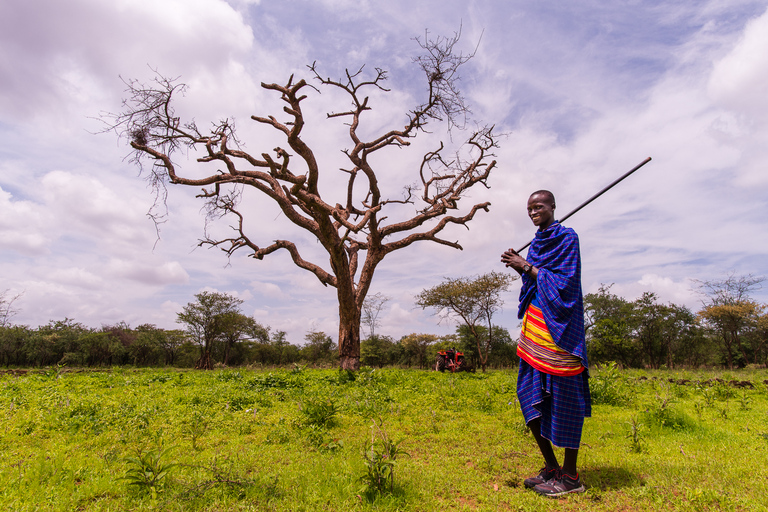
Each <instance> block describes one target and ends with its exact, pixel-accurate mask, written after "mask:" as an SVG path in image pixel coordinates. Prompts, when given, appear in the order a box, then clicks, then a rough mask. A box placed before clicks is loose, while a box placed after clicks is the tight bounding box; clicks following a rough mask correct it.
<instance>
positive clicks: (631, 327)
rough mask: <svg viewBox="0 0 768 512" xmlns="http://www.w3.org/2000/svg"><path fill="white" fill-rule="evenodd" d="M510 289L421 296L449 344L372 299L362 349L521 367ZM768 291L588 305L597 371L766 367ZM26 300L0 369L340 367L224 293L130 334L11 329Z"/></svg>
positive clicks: (724, 289) (121, 330)
mask: <svg viewBox="0 0 768 512" xmlns="http://www.w3.org/2000/svg"><path fill="white" fill-rule="evenodd" d="M510 281H511V278H505V277H504V276H503V275H501V274H498V273H493V272H492V273H490V274H486V275H483V276H478V277H475V278H452V279H446V280H445V281H444V282H443V283H441V284H440V285H437V286H435V287H433V288H429V289H426V290H423V291H422V292H421V293H420V294H418V295H417V296H416V298H415V302H416V305H417V306H421V307H422V308H427V307H430V308H435V309H436V310H437V311H438V312H439V314H440V315H442V316H441V318H443V319H451V320H452V321H454V322H455V324H456V325H457V328H456V331H455V332H454V333H452V334H449V335H444V336H437V335H434V334H427V333H411V334H408V335H406V336H402V337H401V338H400V339H398V340H396V339H394V338H392V337H391V336H387V335H382V334H381V333H379V332H377V327H379V323H380V322H379V319H378V318H379V314H380V313H381V311H382V310H383V309H384V306H385V304H386V302H387V301H388V300H389V299H388V298H387V297H385V296H382V295H381V294H375V295H371V296H370V297H368V298H367V300H366V301H365V303H364V305H363V307H362V323H363V327H366V328H367V332H368V336H367V337H366V338H364V339H363V340H362V341H361V344H360V361H361V364H363V365H365V366H371V367H383V366H401V367H410V368H420V369H427V368H430V367H432V366H433V364H434V361H435V356H436V354H437V352H438V351H440V350H445V349H448V348H455V349H457V350H459V351H462V352H464V354H465V356H466V358H467V360H468V361H469V362H470V364H471V365H472V366H475V367H478V368H482V369H483V370H484V369H485V368H488V367H489V368H508V367H512V366H515V365H516V364H517V356H516V351H517V340H515V339H512V337H511V336H510V334H509V331H508V330H507V329H506V328H505V327H501V326H498V325H494V324H493V323H492V315H493V313H495V312H496V311H498V309H499V308H500V307H501V305H502V301H501V300H500V298H499V296H500V293H501V292H502V291H506V290H507V289H508V286H509V284H510ZM763 281H764V278H762V277H753V276H751V275H748V276H735V275H730V276H728V277H727V278H725V279H722V280H713V281H702V282H700V283H699V291H700V292H701V295H702V307H701V309H700V310H699V311H697V312H694V311H692V310H691V309H690V308H688V307H686V306H681V305H677V304H673V303H666V304H664V303H661V302H660V301H659V299H658V297H657V296H656V295H655V294H653V293H650V292H646V293H644V294H643V295H642V296H641V297H639V298H638V299H636V300H627V299H625V298H623V297H619V296H617V295H615V294H613V293H612V292H611V286H612V285H602V286H601V287H600V288H599V290H598V291H597V292H596V293H590V294H587V295H586V296H585V297H584V314H585V326H586V334H587V349H588V355H589V359H590V363H591V364H592V365H599V364H604V363H609V362H615V363H617V364H619V365H621V366H623V367H626V368H664V367H666V368H674V367H693V368H695V367H701V366H723V367H728V368H731V369H733V368H737V367H744V366H747V365H768V312H767V311H766V310H767V309H768V305H766V304H761V303H759V302H757V301H756V300H754V299H753V298H752V296H751V294H752V292H754V291H755V290H757V289H758V288H759V287H760V285H761V283H762V282H763ZM16 299H18V296H15V297H9V296H8V294H7V292H6V293H2V294H0V312H2V315H0V365H2V366H6V367H9V366H14V367H29V366H38V367H42V366H51V365H67V366H90V367H92V366H111V365H136V366H175V367H195V368H201V369H210V368H213V367H214V366H215V365H217V364H220V365H224V366H239V365H265V366H279V365H290V364H311V365H316V366H338V365H339V347H338V345H337V344H336V343H335V342H334V340H333V339H332V338H331V337H330V336H329V335H327V334H326V333H324V332H320V331H316V330H310V331H309V332H307V333H306V335H305V336H304V340H303V341H304V343H303V344H294V343H291V342H290V341H288V339H287V335H286V333H285V331H281V330H273V329H272V328H271V327H269V326H266V325H263V324H261V323H259V322H257V321H256V320H255V319H254V318H253V317H249V316H247V315H245V314H243V313H242V311H241V309H240V306H241V304H242V301H241V300H240V299H237V298H236V297H233V296H231V295H228V294H224V293H216V292H202V293H199V294H197V295H195V299H196V300H195V301H194V302H190V303H189V304H187V305H186V306H184V308H183V310H182V311H181V312H180V313H178V315H177V321H178V323H179V324H180V326H181V327H182V328H180V329H162V328H159V327H156V326H154V325H150V324H144V325H139V326H138V327H135V328H131V327H130V326H128V325H127V324H125V323H118V324H115V325H104V326H102V327H100V328H90V327H86V326H84V325H82V324H80V323H78V322H75V321H74V320H71V319H64V320H60V321H51V322H49V323H48V324H46V325H43V326H39V327H37V328H35V329H33V328H30V327H27V326H23V325H13V324H12V323H11V321H10V320H11V318H12V316H13V315H14V314H15V313H16V310H15V309H14V308H13V303H14V301H15V300H16Z"/></svg>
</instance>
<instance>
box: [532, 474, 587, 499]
mask: <svg viewBox="0 0 768 512" xmlns="http://www.w3.org/2000/svg"><path fill="white" fill-rule="evenodd" d="M533 490H534V491H536V492H537V493H539V494H541V495H542V496H548V497H550V498H557V497H558V496H563V495H564V494H570V493H572V492H584V491H586V490H587V489H586V488H585V487H584V486H583V485H582V483H581V479H580V478H579V475H578V474H577V475H576V476H575V477H572V476H571V475H567V474H565V473H563V472H562V471H560V472H559V474H558V475H557V477H556V478H553V479H552V480H550V481H548V482H544V483H542V484H539V485H537V486H536V487H534V488H533Z"/></svg>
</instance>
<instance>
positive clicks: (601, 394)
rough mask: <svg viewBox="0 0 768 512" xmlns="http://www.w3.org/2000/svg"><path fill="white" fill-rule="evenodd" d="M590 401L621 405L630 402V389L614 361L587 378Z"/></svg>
mask: <svg viewBox="0 0 768 512" xmlns="http://www.w3.org/2000/svg"><path fill="white" fill-rule="evenodd" d="M589 392H590V395H592V403H594V404H604V405H613V406H621V405H628V404H630V403H631V402H632V396H633V394H632V390H631V389H630V387H629V384H628V383H627V381H626V378H625V377H624V376H623V375H622V374H621V371H620V370H619V368H618V366H616V363H614V362H610V363H608V364H606V365H605V366H603V367H602V368H600V370H598V371H596V372H595V374H594V375H593V376H592V377H591V378H590V379H589Z"/></svg>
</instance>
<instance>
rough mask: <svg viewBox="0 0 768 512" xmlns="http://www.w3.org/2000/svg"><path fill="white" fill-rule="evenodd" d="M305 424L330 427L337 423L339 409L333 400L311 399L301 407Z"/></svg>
mask: <svg viewBox="0 0 768 512" xmlns="http://www.w3.org/2000/svg"><path fill="white" fill-rule="evenodd" d="M300 410H301V414H302V415H303V416H304V421H303V424H304V425H307V426H310V425H314V426H317V427H330V426H333V425H334V424H335V423H336V414H337V413H338V412H339V408H338V407H337V406H336V404H335V403H334V401H333V400H332V399H331V398H319V397H318V398H309V399H307V400H305V401H304V403H303V404H302V405H301V409H300Z"/></svg>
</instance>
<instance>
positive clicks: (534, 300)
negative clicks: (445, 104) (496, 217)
mask: <svg viewBox="0 0 768 512" xmlns="http://www.w3.org/2000/svg"><path fill="white" fill-rule="evenodd" d="M528 216H529V217H530V218H531V220H532V221H533V224H534V225H535V226H537V227H538V228H539V229H538V231H537V232H536V236H535V238H534V239H533V241H532V242H531V247H530V249H529V250H528V258H527V259H523V257H522V256H520V255H519V254H517V252H516V251H514V250H513V249H510V250H508V251H506V252H505V253H504V254H502V256H501V261H502V262H503V263H505V264H506V265H507V266H508V267H512V268H514V269H515V270H516V271H517V272H519V273H520V275H521V276H522V280H523V288H522V290H520V307H519V310H518V317H519V318H521V319H522V320H523V328H522V332H521V333H520V341H519V343H518V349H517V354H518V356H520V373H519V376H518V379H517V396H518V399H519V400H520V407H521V409H522V411H523V416H524V417H525V422H526V424H527V425H528V427H529V428H530V429H531V432H532V433H533V437H534V438H535V439H536V443H537V444H538V445H539V449H540V450H541V454H542V455H543V456H544V463H545V466H544V467H543V468H542V469H541V471H540V472H539V474H538V475H536V476H534V477H531V478H527V479H526V480H525V482H524V485H525V486H526V487H528V488H531V489H534V490H535V491H536V492H538V493H539V494H542V495H545V496H552V497H555V496H561V495H563V494H568V493H571V492H584V490H585V488H584V486H583V485H582V484H581V479H580V478H579V474H578V472H577V471H576V459H577V457H578V454H579V444H580V442H581V430H582V426H583V425H584V418H585V417H588V416H590V415H591V412H592V407H591V399H590V394H589V382H588V380H587V379H588V378H589V373H588V370H587V348H586V343H585V340H584V304H583V298H582V292H581V256H580V254H579V237H578V236H577V235H576V232H575V231H574V230H573V229H570V228H566V227H563V226H562V225H561V224H560V223H559V222H557V221H556V220H555V196H554V195H552V192H549V191H547V190H539V191H538V192H534V193H533V194H531V197H530V198H529V199H528ZM553 444H554V445H555V446H558V447H561V448H565V457H564V461H563V466H562V467H560V465H559V464H558V462H557V457H556V456H555V452H554V450H553V449H552V445H553Z"/></svg>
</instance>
